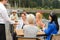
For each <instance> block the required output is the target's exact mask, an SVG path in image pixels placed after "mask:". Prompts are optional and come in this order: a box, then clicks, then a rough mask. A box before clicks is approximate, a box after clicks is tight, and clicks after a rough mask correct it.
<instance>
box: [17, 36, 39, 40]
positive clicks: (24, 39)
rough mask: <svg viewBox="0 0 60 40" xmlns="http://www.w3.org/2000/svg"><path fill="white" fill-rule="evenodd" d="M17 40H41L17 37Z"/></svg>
mask: <svg viewBox="0 0 60 40" xmlns="http://www.w3.org/2000/svg"><path fill="white" fill-rule="evenodd" d="M17 40H40V39H38V38H37V37H36V38H32V37H19V36H17Z"/></svg>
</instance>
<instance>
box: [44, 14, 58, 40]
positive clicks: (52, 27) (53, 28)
mask: <svg viewBox="0 0 60 40" xmlns="http://www.w3.org/2000/svg"><path fill="white" fill-rule="evenodd" d="M49 20H50V22H49V23H48V28H47V29H44V32H45V34H46V35H47V37H46V40H50V39H51V35H52V34H57V32H58V30H59V25H58V21H57V16H56V14H54V13H50V15H49Z"/></svg>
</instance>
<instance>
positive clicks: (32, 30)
mask: <svg viewBox="0 0 60 40" xmlns="http://www.w3.org/2000/svg"><path fill="white" fill-rule="evenodd" d="M27 21H28V23H29V24H28V25H25V26H24V27H23V30H24V37H36V34H37V32H38V31H39V30H38V28H37V27H36V26H35V25H34V23H35V16H34V15H33V14H29V15H28V16H27Z"/></svg>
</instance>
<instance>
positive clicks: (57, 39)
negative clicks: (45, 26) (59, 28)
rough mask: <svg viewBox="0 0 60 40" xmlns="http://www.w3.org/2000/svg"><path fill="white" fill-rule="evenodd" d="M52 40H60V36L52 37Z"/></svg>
mask: <svg viewBox="0 0 60 40" xmlns="http://www.w3.org/2000/svg"><path fill="white" fill-rule="evenodd" d="M51 40H60V34H56V35H52V38H51Z"/></svg>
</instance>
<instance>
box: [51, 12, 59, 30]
mask: <svg viewBox="0 0 60 40" xmlns="http://www.w3.org/2000/svg"><path fill="white" fill-rule="evenodd" d="M50 17H51V18H52V20H51V22H50V23H52V22H55V24H56V27H57V30H59V24H58V19H57V16H56V14H55V13H53V12H51V13H50Z"/></svg>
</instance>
